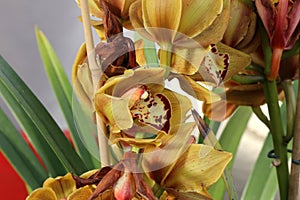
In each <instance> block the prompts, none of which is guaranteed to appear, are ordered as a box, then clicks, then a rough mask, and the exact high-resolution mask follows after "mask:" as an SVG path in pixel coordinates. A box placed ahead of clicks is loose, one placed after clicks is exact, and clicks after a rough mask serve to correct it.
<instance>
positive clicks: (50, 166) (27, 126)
mask: <svg viewBox="0 0 300 200" xmlns="http://www.w3.org/2000/svg"><path fill="white" fill-rule="evenodd" d="M0 94H1V96H2V97H3V99H4V100H5V102H6V104H7V105H8V106H9V107H10V108H11V111H12V113H13V114H14V116H15V118H16V120H17V121H18V122H19V124H20V125H21V127H22V129H23V130H24V131H25V133H26V134H27V135H28V137H29V138H30V139H31V142H32V145H33V146H34V148H35V149H36V151H37V152H38V154H39V155H40V156H41V158H42V160H43V162H44V163H45V165H46V167H47V170H48V172H49V175H51V176H57V175H61V174H64V173H66V170H65V168H64V166H63V165H62V164H61V162H60V161H59V159H58V158H57V157H56V155H55V153H54V152H53V150H52V149H51V148H50V146H49V145H48V144H47V142H46V140H45V139H44V138H43V136H42V135H41V133H40V131H39V130H38V129H37V127H36V125H35V124H34V123H33V121H32V120H31V119H30V116H29V115H28V114H27V113H26V112H25V111H24V109H23V107H22V106H20V102H19V101H18V100H17V99H16V98H15V97H14V96H13V95H12V94H11V93H10V91H9V90H8V89H7V88H6V87H5V85H3V83H2V82H1V78H0Z"/></svg>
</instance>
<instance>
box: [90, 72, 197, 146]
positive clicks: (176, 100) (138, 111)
mask: <svg viewBox="0 0 300 200" xmlns="http://www.w3.org/2000/svg"><path fill="white" fill-rule="evenodd" d="M164 71H165V70H164V69H163V68H151V69H143V68H139V69H136V70H127V71H125V73H124V75H121V76H114V77H112V78H110V79H108V80H107V81H106V83H105V84H104V85H103V86H102V87H101V88H100V89H99V90H98V91H97V92H96V94H95V97H94V102H95V108H96V111H97V112H98V114H99V116H100V117H101V118H102V119H103V121H104V122H105V123H106V124H107V125H109V126H110V131H111V133H112V136H111V140H112V141H124V142H127V143H129V144H132V145H134V146H140V145H141V144H143V143H147V141H148V142H150V143H151V144H154V145H159V141H156V140H152V139H149V140H146V139H133V138H132V137H133V136H135V134H136V133H137V132H143V133H149V134H150V135H151V134H152V136H153V134H154V135H160V134H162V133H164V134H166V133H169V132H170V131H171V130H172V129H173V128H174V125H176V124H178V123H181V122H182V121H183V120H184V119H185V117H186V116H185V115H186V113H187V111H188V110H190V108H191V102H190V100H189V99H188V98H187V97H185V96H182V95H180V94H177V93H175V92H173V91H171V90H168V89H165V88H164ZM118 134H119V135H120V136H122V137H116V136H117V135H118ZM113 135H114V136H113ZM126 135H127V137H125V136H126ZM149 137H150V136H149ZM118 138H119V139H118ZM130 138H131V139H130ZM157 142H158V143H157Z"/></svg>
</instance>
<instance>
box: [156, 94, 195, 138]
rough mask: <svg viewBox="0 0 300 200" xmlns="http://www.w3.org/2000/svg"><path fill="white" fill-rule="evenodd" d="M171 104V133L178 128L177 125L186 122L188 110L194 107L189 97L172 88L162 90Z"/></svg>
mask: <svg viewBox="0 0 300 200" xmlns="http://www.w3.org/2000/svg"><path fill="white" fill-rule="evenodd" d="M161 94H162V95H164V96H165V97H166V98H167V99H168V101H169V102H170V105H171V108H170V109H171V118H170V119H169V121H170V134H172V133H173V132H176V131H177V130H178V127H177V125H178V124H181V123H183V122H184V120H185V119H186V114H187V112H188V111H189V110H190V109H191V108H192V103H191V101H190V99H189V98H187V97H186V96H183V95H181V94H178V93H175V92H173V91H171V90H168V89H165V90H163V91H162V92H161Z"/></svg>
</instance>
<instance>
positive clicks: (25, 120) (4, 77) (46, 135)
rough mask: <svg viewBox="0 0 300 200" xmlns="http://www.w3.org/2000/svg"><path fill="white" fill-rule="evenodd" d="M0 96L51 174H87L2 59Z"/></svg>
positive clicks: (62, 135)
mask: <svg viewBox="0 0 300 200" xmlns="http://www.w3.org/2000/svg"><path fill="white" fill-rule="evenodd" d="M0 93H1V94H2V97H3V99H5V101H6V103H7V104H8V105H9V107H10V109H11V110H12V112H14V114H15V117H16V118H17V119H18V120H19V122H20V123H21V125H22V126H23V127H24V128H25V131H26V133H27V134H29V135H30V138H31V139H32V141H35V142H33V144H34V145H35V147H36V149H37V151H38V153H40V151H42V155H41V156H42V157H43V158H45V160H47V161H48V162H45V164H46V166H47V168H48V167H49V171H50V170H52V171H51V172H52V174H51V175H53V176H54V175H58V174H64V173H65V171H69V172H74V173H76V174H81V173H83V172H84V171H87V167H86V166H85V165H84V163H83V161H82V160H81V159H80V157H79V156H78V154H77V153H76V151H75V150H74V149H73V148H72V146H71V144H70V142H69V141H68V140H67V138H66V137H65V135H64V133H63V132H62V130H61V129H60V128H59V127H58V125H57V124H56V123H55V121H54V120H53V118H52V117H51V116H50V114H49V113H48V111H47V110H46V109H45V107H44V106H43V105H42V104H41V102H40V101H39V100H38V99H37V98H36V96H35V95H34V94H33V93H32V91H31V90H30V89H29V88H28V87H27V86H26V84H25V83H24V82H23V81H22V80H21V78H20V77H19V76H18V75H17V74H16V73H15V71H14V70H13V69H12V68H11V67H10V66H9V64H8V63H7V62H6V61H5V60H4V59H3V57H2V56H0ZM31 131H32V132H31ZM38 147H40V148H38ZM61 166H63V167H64V169H65V170H64V171H62V169H61ZM51 168H52V169H51Z"/></svg>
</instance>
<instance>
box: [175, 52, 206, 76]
mask: <svg viewBox="0 0 300 200" xmlns="http://www.w3.org/2000/svg"><path fill="white" fill-rule="evenodd" d="M207 53H208V49H204V48H183V49H175V50H174V52H173V54H172V61H171V70H172V72H175V73H179V74H186V75H192V74H195V73H196V72H197V71H198V69H199V66H200V64H201V62H202V60H203V58H204V57H205V55H207Z"/></svg>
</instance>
